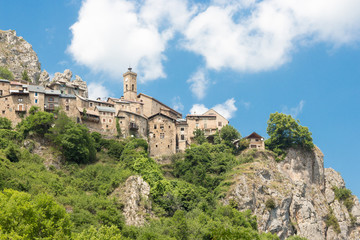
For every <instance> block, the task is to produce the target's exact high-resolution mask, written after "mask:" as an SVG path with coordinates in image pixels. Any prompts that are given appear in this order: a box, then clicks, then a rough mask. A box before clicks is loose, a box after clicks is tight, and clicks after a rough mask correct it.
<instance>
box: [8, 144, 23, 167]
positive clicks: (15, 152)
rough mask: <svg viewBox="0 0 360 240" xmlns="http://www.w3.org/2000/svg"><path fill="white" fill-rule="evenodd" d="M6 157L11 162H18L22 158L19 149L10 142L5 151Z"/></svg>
mask: <svg viewBox="0 0 360 240" xmlns="http://www.w3.org/2000/svg"><path fill="white" fill-rule="evenodd" d="M5 155H6V157H7V159H9V160H10V161H11V162H18V161H19V158H20V150H19V147H18V146H16V145H14V144H13V143H11V142H10V143H9V145H8V147H7V148H6V149H5Z"/></svg>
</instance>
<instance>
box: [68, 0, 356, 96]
mask: <svg viewBox="0 0 360 240" xmlns="http://www.w3.org/2000/svg"><path fill="white" fill-rule="evenodd" d="M71 32H72V35H73V38H72V41H71V44H70V46H69V47H68V52H69V53H71V55H72V56H73V58H74V59H75V60H76V61H77V62H78V63H80V64H83V65H86V66H88V67H89V68H91V69H93V70H94V71H103V72H107V73H109V74H111V75H113V76H114V77H120V76H121V74H122V73H123V72H124V71H125V69H126V68H127V67H128V66H129V64H130V65H131V66H133V67H134V69H136V71H137V72H138V73H139V75H140V78H139V80H140V81H147V80H152V79H156V78H161V77H165V76H166V73H165V71H164V66H163V63H164V61H165V60H166V56H165V51H166V50H167V49H168V47H169V44H170V43H171V44H175V45H176V47H179V46H180V47H181V48H183V49H186V50H188V51H190V52H193V53H195V54H197V55H200V56H202V57H203V59H204V60H205V62H206V68H207V69H214V70H224V69H232V70H235V71H239V72H258V71H265V70H272V69H276V68H278V67H280V66H281V65H283V64H285V63H287V62H289V61H290V60H291V57H292V53H293V52H294V51H297V50H298V49H299V46H303V45H308V44H312V43H318V42H323V43H328V44H330V45H331V46H334V47H338V46H341V45H344V44H354V43H356V42H358V41H359V40H360V1H359V0H302V1H300V2H299V1H298V0H263V1H256V0H213V1H209V2H208V3H199V2H196V1H188V0H147V1H143V0H134V1H130V0H84V1H83V3H82V6H81V9H80V12H79V17H78V20H77V22H76V23H74V24H73V25H72V26H71ZM175 36H176V38H175ZM170 40H173V41H171V42H170ZM178 49H179V48H178ZM192 83H193V84H192V86H193V88H194V89H196V88H197V87H198V85H197V82H196V81H193V82H192ZM194 91H195V90H194ZM195 94H197V95H196V96H197V97H198V98H199V99H201V98H203V96H204V94H203V91H202V90H201V88H199V90H198V91H197V92H196V93H195Z"/></svg>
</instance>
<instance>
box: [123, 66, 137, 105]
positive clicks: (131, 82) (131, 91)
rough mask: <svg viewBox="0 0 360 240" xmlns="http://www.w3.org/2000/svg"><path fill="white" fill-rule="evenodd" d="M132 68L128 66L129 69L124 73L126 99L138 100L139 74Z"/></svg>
mask: <svg viewBox="0 0 360 240" xmlns="http://www.w3.org/2000/svg"><path fill="white" fill-rule="evenodd" d="M131 70H132V68H128V71H127V72H126V73H124V74H123V77H124V99H125V100H131V101H136V97H137V86H136V85H137V84H136V77H137V74H136V73H134V72H132V71H131Z"/></svg>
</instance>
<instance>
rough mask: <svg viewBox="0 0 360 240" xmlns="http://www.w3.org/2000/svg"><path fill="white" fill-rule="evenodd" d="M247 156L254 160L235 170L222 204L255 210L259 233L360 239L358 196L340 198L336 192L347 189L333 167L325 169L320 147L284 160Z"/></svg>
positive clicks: (256, 154)
mask: <svg viewBox="0 0 360 240" xmlns="http://www.w3.org/2000/svg"><path fill="white" fill-rule="evenodd" d="M246 154H247V155H249V154H250V155H252V156H251V157H252V158H254V161H251V162H249V163H245V164H242V165H239V166H238V167H236V168H235V169H234V172H233V173H232V174H231V176H229V178H228V179H227V181H228V185H230V187H229V190H228V191H227V192H226V193H224V195H225V197H224V198H223V203H224V204H235V205H236V207H237V208H238V209H239V210H245V209H251V210H252V211H253V213H254V214H255V215H256V216H257V220H258V226H259V230H260V231H264V232H272V233H276V234H278V236H279V237H280V239H285V238H287V237H288V236H290V235H295V234H296V235H299V236H302V237H306V238H308V239H317V240H321V239H324V240H325V239H326V240H327V239H360V204H359V200H358V199H357V197H356V196H353V195H350V196H349V197H348V198H347V199H344V198H341V197H340V198H339V197H338V196H336V194H335V191H347V190H346V189H345V183H344V180H343V179H342V177H341V176H340V174H339V173H337V172H336V171H334V170H333V169H331V168H329V169H324V161H323V154H322V153H321V151H320V150H319V149H318V148H316V149H315V150H314V151H311V152H309V151H305V150H295V149H290V150H289V151H288V153H287V156H286V158H285V159H284V160H283V161H281V162H276V161H275V158H274V156H273V154H272V153H270V152H267V151H258V152H253V151H248V152H247V153H246ZM339 189H340V190H339Z"/></svg>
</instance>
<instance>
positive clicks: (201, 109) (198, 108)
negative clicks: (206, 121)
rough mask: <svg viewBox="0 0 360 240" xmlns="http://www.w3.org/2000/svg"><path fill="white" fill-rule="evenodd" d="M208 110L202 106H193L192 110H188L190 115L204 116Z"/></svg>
mask: <svg viewBox="0 0 360 240" xmlns="http://www.w3.org/2000/svg"><path fill="white" fill-rule="evenodd" d="M208 110H209V109H208V108H207V107H205V105H204V104H194V105H193V106H192V108H191V109H190V113H191V114H199V115H201V114H204V113H206V112H207V111H208Z"/></svg>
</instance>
